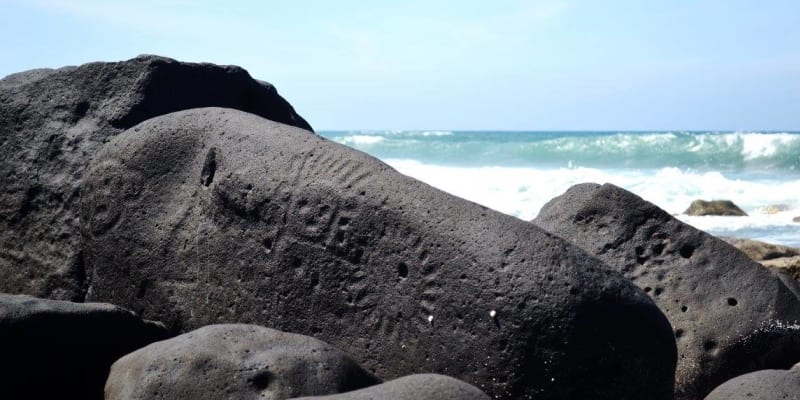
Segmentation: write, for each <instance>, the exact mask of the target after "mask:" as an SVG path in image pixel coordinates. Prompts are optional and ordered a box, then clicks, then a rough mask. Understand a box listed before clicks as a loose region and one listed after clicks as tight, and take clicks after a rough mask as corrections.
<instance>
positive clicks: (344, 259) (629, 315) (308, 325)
mask: <svg viewBox="0 0 800 400" xmlns="http://www.w3.org/2000/svg"><path fill="white" fill-rule="evenodd" d="M84 183H85V186H84V188H83V193H82V205H81V210H82V211H81V218H82V221H83V224H84V226H83V227H82V230H83V232H84V237H85V242H86V252H87V253H86V255H87V257H86V260H87V269H88V271H89V274H90V275H91V277H92V279H91V281H92V286H91V288H90V290H89V291H90V294H89V298H91V299H104V300H108V301H113V302H116V303H117V304H124V305H127V306H130V307H132V308H133V309H135V310H137V311H140V312H142V313H144V315H146V316H148V317H149V318H165V319H166V323H167V324H168V326H171V327H172V328H174V329H176V330H186V329H193V328H197V327H199V326H203V325H207V324H211V323H221V322H231V321H234V322H246V323H257V324H259V325H264V326H270V327H274V328H276V329H280V330H283V331H289V332H297V333H301V334H306V335H311V336H314V337H317V338H319V339H322V340H325V341H327V342H329V343H331V344H333V345H335V346H337V347H340V348H342V349H346V350H347V351H348V353H350V354H351V355H353V356H354V357H355V359H356V360H357V361H359V362H360V363H361V364H362V365H364V366H365V367H367V368H369V369H370V370H371V371H372V372H373V373H375V374H376V375H378V376H381V377H382V378H396V377H401V376H405V375H410V374H414V373H418V372H420V371H426V372H436V373H441V374H446V375H449V376H453V377H456V378H458V379H461V380H464V381H466V382H469V383H471V384H473V385H476V386H477V387H479V388H480V389H481V390H484V391H485V392H487V393H488V394H490V395H492V396H496V397H499V398H521V397H524V396H526V395H527V396H533V397H536V398H537V399H562V398H579V397H585V398H590V397H591V398H595V399H634V398H635V399H642V398H649V399H671V398H672V385H673V376H674V365H675V364H674V363H675V357H676V355H675V342H674V337H673V335H672V331H671V329H670V327H669V324H668V322H667V320H666V318H665V317H664V316H663V315H662V313H661V312H660V311H659V310H658V308H657V307H656V306H655V305H654V303H653V302H652V301H651V300H650V299H649V297H648V296H647V295H646V294H645V293H644V292H642V291H641V290H640V289H638V288H636V287H635V286H634V285H632V284H631V283H630V282H628V281H627V280H626V279H625V278H624V277H622V276H621V275H620V274H618V273H616V272H612V271H609V270H608V269H607V268H606V267H605V266H604V265H603V264H602V263H601V262H599V261H598V260H597V259H595V258H594V257H591V256H589V255H587V254H586V253H585V252H583V251H581V250H580V249H578V248H577V247H575V246H572V245H570V244H568V243H566V242H565V241H563V240H561V239H559V238H556V237H553V236H552V235H549V234H547V233H546V232H544V231H542V230H541V229H539V228H537V227H536V226H534V225H532V224H529V223H526V222H524V221H521V220H519V219H516V218H513V217H510V216H507V215H503V214H500V213H498V212H494V211H491V210H489V209H487V208H485V207H481V206H478V205H476V204H474V203H471V202H468V201H466V200H462V199H459V198H456V197H454V196H451V195H448V194H446V193H444V192H442V191H439V190H436V189H434V188H432V187H430V186H428V185H426V184H423V183H421V182H419V181H416V180H414V179H411V178H409V177H406V176H403V175H401V174H399V173H397V172H396V171H394V170H393V169H391V168H390V167H389V166H387V165H385V164H383V163H381V162H380V161H378V160H376V159H374V158H372V157H370V156H368V155H366V154H363V153H361V152H358V151H355V150H352V149H349V148H347V147H344V146H341V145H339V144H336V143H334V142H330V141H328V140H325V139H323V138H321V137H319V136H316V135H313V134H311V133H310V132H307V131H303V130H300V129H296V128H292V127H289V126H286V125H282V124H278V123H274V122H270V121H267V120H265V119H262V118H259V117H257V116H254V115H252V114H247V113H242V112H238V111H235V110H226V109H219V108H206V109H195V110H189V111H183V112H179V113H174V114H170V115H166V116H162V117H158V118H154V119H151V120H148V121H146V122H144V123H142V124H140V125H138V126H136V127H135V128H133V129H131V130H129V131H128V132H126V133H123V134H121V135H119V136H117V137H116V138H115V139H114V140H112V141H111V142H110V143H109V144H108V145H107V146H106V147H105V149H104V150H103V153H102V155H100V156H98V158H97V159H96V160H95V161H94V163H93V165H92V167H91V168H90V170H89V171H87V175H86V178H85V182H84ZM492 311H494V312H493V313H492Z"/></svg>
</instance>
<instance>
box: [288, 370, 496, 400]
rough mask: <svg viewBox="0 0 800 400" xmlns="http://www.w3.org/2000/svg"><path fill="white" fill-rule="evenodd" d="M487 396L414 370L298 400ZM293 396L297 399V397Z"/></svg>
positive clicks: (479, 399) (471, 399)
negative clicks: (362, 386)
mask: <svg viewBox="0 0 800 400" xmlns="http://www.w3.org/2000/svg"><path fill="white" fill-rule="evenodd" d="M374 399H391V400H489V399H490V397H489V396H487V395H486V393H483V392H481V391H480V390H478V388H476V387H475V386H472V385H470V384H467V383H464V382H461V381H459V380H458V379H453V378H450V377H448V376H444V375H437V374H417V375H409V376H404V377H402V378H397V379H395V380H393V381H389V382H386V383H384V384H381V385H376V386H371V387H368V388H366V389H361V390H355V391H352V392H347V393H341V394H333V395H328V396H315V397H303V398H302V400H374ZM295 400H301V398H297V399H295Z"/></svg>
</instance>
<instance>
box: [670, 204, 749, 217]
mask: <svg viewBox="0 0 800 400" xmlns="http://www.w3.org/2000/svg"><path fill="white" fill-rule="evenodd" d="M683 213H684V214H686V215H694V216H705V215H722V216H733V217H746V216H747V213H746V212H744V211H742V209H741V208H739V206H737V205H736V204H733V202H732V201H730V200H711V201H706V200H695V201H693V202H692V204H690V205H689V208H687V209H686V211H684V212H683Z"/></svg>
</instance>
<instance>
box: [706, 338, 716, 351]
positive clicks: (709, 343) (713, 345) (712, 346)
mask: <svg viewBox="0 0 800 400" xmlns="http://www.w3.org/2000/svg"><path fill="white" fill-rule="evenodd" d="M703 348H704V349H705V350H706V351H711V350H714V349H715V348H717V342H715V341H713V340H706V342H705V343H703Z"/></svg>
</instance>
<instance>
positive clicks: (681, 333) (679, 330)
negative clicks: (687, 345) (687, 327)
mask: <svg viewBox="0 0 800 400" xmlns="http://www.w3.org/2000/svg"><path fill="white" fill-rule="evenodd" d="M681 336H683V329H676V330H675V337H676V338H678V339H680V337H681Z"/></svg>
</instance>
